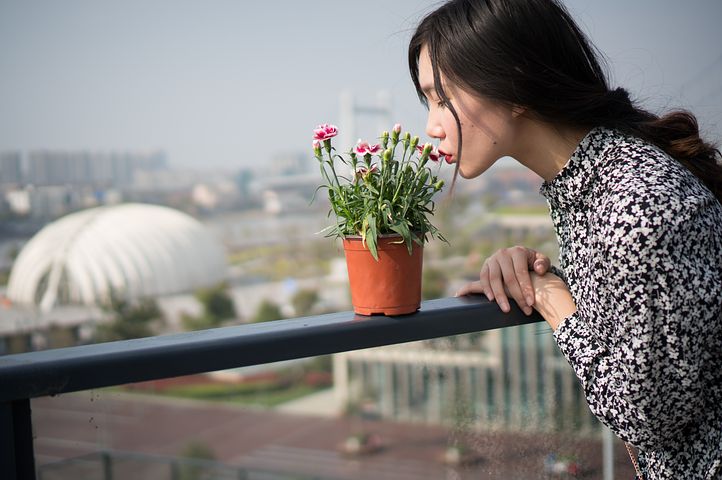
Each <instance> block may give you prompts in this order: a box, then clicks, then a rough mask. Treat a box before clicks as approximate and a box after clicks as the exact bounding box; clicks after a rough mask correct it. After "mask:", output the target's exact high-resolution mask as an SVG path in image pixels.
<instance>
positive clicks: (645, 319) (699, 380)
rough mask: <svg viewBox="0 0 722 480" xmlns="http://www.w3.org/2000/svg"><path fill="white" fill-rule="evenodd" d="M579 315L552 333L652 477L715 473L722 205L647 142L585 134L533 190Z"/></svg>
mask: <svg viewBox="0 0 722 480" xmlns="http://www.w3.org/2000/svg"><path fill="white" fill-rule="evenodd" d="M540 192H541V194H542V195H544V196H545V197H546V199H547V201H548V203H549V207H550V211H551V216H552V221H553V223H554V227H555V230H556V233H557V238H558V241H559V249H560V259H559V263H560V269H555V270H554V272H556V273H558V274H559V275H561V276H562V278H563V279H564V281H565V282H566V283H567V285H568V286H569V290H570V291H571V293H572V296H573V298H574V301H575V302H576V306H577V312H576V313H574V314H573V315H571V316H569V317H567V318H565V319H564V320H563V322H562V323H561V324H560V325H559V327H558V329H557V330H556V331H555V332H554V338H555V340H556V342H557V344H558V345H559V348H560V350H561V351H562V353H563V354H564V356H565V357H566V358H567V360H568V361H569V364H570V365H571V366H572V368H573V369H574V371H575V372H576V374H577V377H579V380H580V381H581V384H582V386H583V388H584V392H585V395H586V398H587V402H588V403H589V407H590V408H591V410H592V412H593V413H594V414H595V415H596V416H597V417H598V418H599V419H600V420H601V421H602V422H603V423H604V424H605V425H607V426H608V427H610V428H611V430H612V431H614V432H615V433H616V434H617V435H618V436H619V437H620V438H622V439H623V440H625V441H628V442H630V443H632V444H633V445H635V446H637V447H638V448H639V449H640V457H642V460H643V462H642V463H643V464H644V465H645V469H646V475H645V478H649V479H698V478H699V479H717V478H722V205H720V203H719V202H718V201H717V200H716V198H715V197H714V195H713V194H712V193H711V192H710V191H709V190H708V189H707V188H706V187H705V186H704V184H702V183H701V182H700V181H699V180H698V179H697V178H696V177H695V176H694V175H693V174H692V173H691V172H689V170H688V169H687V168H685V167H684V166H683V165H682V164H680V163H679V162H678V161H676V160H675V159H673V158H671V157H669V156H668V155H667V154H665V153H664V152H663V151H662V150H660V149H659V148H657V147H656V146H654V145H651V144H649V143H647V142H644V141H642V140H640V139H638V138H635V137H632V136H628V135H625V134H622V133H620V132H618V131H616V130H610V129H606V128H601V127H598V128H595V129H592V130H591V131H590V132H589V133H588V134H587V135H586V136H585V137H584V139H583V140H582V142H581V143H580V145H579V146H578V147H577V149H576V150H575V152H574V154H573V155H572V157H571V158H570V159H569V162H568V163H567V164H566V166H565V167H564V168H563V169H562V170H561V171H560V172H559V174H558V175H557V176H556V177H555V178H554V179H553V180H551V181H549V182H544V184H543V185H542V187H541V190H540Z"/></svg>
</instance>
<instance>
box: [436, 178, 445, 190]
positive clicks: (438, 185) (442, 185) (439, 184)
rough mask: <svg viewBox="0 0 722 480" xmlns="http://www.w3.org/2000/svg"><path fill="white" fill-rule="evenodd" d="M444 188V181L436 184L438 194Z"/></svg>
mask: <svg viewBox="0 0 722 480" xmlns="http://www.w3.org/2000/svg"><path fill="white" fill-rule="evenodd" d="M443 187H444V181H443V180H439V181H438V182H436V183H435V184H434V190H436V191H437V192H438V191H439V190H441V189H442V188H443Z"/></svg>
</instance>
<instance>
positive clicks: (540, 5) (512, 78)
mask: <svg viewBox="0 0 722 480" xmlns="http://www.w3.org/2000/svg"><path fill="white" fill-rule="evenodd" d="M423 46H427V47H428V49H429V54H430V57H431V64H432V67H433V75H434V87H435V89H436V94H437V96H438V97H439V99H440V100H441V101H442V102H444V104H445V105H446V107H447V108H449V109H450V111H451V113H452V115H453V116H454V118H455V119H456V125H457V128H458V132H459V146H458V151H457V160H458V161H459V162H460V161H461V147H462V138H461V124H460V122H459V116H458V114H457V112H456V110H455V109H454V107H453V105H452V104H451V102H450V101H449V98H448V97H447V95H446V92H445V91H444V88H443V85H442V83H441V81H440V75H441V73H443V75H444V77H445V78H446V79H447V80H448V81H450V82H452V83H453V84H455V85H459V86H460V87H462V88H463V89H465V90H467V91H469V92H475V93H477V94H479V95H483V96H484V97H486V98H490V99H492V100H496V101H499V102H502V103H505V104H507V105H518V106H522V107H526V108H527V109H528V110H529V111H530V112H531V113H532V114H533V115H535V117H536V118H538V119H539V120H541V121H545V122H549V123H551V124H561V125H567V126H575V127H589V128H592V127H596V126H605V127H610V128H616V129H618V130H620V131H622V132H625V133H628V134H631V135H634V136H637V137H640V138H642V139H645V140H647V141H649V142H651V143H653V144H655V145H657V146H658V147H659V148H661V149H662V150H664V151H665V152H667V153H668V154H669V155H670V156H672V157H674V158H676V159H677V160H679V161H680V162H681V163H682V164H684V165H685V166H686V167H687V168H688V169H689V170H690V171H691V172H692V173H694V174H695V175H696V176H697V177H698V178H699V179H700V180H701V181H702V182H704V184H705V185H706V186H707V187H708V188H709V189H710V190H711V191H712V193H713V194H714V195H715V196H716V197H717V199H718V200H719V201H720V202H722V165H720V164H719V163H718V161H717V159H718V157H719V156H720V152H719V150H718V149H717V148H716V147H715V146H714V145H712V144H710V143H707V142H705V141H704V140H702V139H701V138H700V135H699V127H698V125H697V120H696V118H695V117H694V115H692V114H691V113H690V112H687V111H684V110H676V111H672V112H669V113H667V114H666V115H663V116H661V117H659V116H657V115H655V114H653V113H651V112H649V111H647V110H644V109H643V108H640V107H639V106H637V105H635V104H634V102H633V101H632V100H631V99H630V97H629V93H628V92H627V91H626V90H625V89H623V88H616V89H610V88H609V85H608V82H607V79H606V76H605V73H604V69H603V68H602V64H601V62H600V58H603V57H602V56H601V55H600V54H599V53H598V52H597V50H596V49H595V47H594V46H593V45H592V44H591V42H590V41H589V40H588V39H587V37H586V36H585V35H584V33H583V32H582V31H581V30H580V29H579V27H578V26H577V25H576V23H575V22H574V20H573V19H572V18H571V16H570V15H569V13H568V12H567V10H566V9H565V8H564V6H563V5H561V4H560V3H559V2H558V1H557V0H451V1H449V2H448V3H446V4H444V5H442V6H441V7H439V8H438V9H437V10H435V11H433V12H432V13H430V14H429V15H427V16H426V17H425V18H424V19H423V20H422V21H421V23H420V24H419V26H418V27H417V29H416V32H415V33H414V35H413V37H412V38H411V42H410V44H409V70H410V72H411V77H412V78H413V81H414V85H415V86H416V90H417V93H418V95H419V98H420V99H421V101H422V103H424V104H426V97H425V96H424V94H423V92H422V91H421V86H420V85H419V55H420V52H421V48H422V47H423ZM459 162H457V164H456V174H455V176H454V180H456V175H457V174H458V170H459Z"/></svg>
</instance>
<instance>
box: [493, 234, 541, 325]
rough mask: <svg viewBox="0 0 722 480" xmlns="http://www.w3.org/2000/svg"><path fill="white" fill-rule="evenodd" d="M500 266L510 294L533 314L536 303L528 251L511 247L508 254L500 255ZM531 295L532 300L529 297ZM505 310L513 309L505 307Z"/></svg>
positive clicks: (524, 308) (518, 303)
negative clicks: (532, 307)
mask: <svg viewBox="0 0 722 480" xmlns="http://www.w3.org/2000/svg"><path fill="white" fill-rule="evenodd" d="M498 259H499V266H500V267H501V272H502V273H501V274H502V278H503V281H504V286H505V287H506V291H507V292H508V294H509V295H511V297H512V298H513V299H514V301H515V302H516V304H517V305H519V308H521V309H522V310H523V311H524V313H526V314H527V315H531V305H533V303H534V294H533V292H531V278H530V277H529V268H528V267H527V262H526V252H525V251H523V250H522V249H519V248H512V249H509V251H508V255H500V256H499V257H498ZM527 297H531V301H530V300H529V299H527ZM499 306H501V307H502V310H504V311H505V312H508V311H510V310H511V309H504V306H503V305H502V304H501V302H500V303H499Z"/></svg>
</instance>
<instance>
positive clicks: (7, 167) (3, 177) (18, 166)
mask: <svg viewBox="0 0 722 480" xmlns="http://www.w3.org/2000/svg"><path fill="white" fill-rule="evenodd" d="M22 177H23V175H22V155H21V154H20V152H0V185H8V184H19V183H20V182H22Z"/></svg>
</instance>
